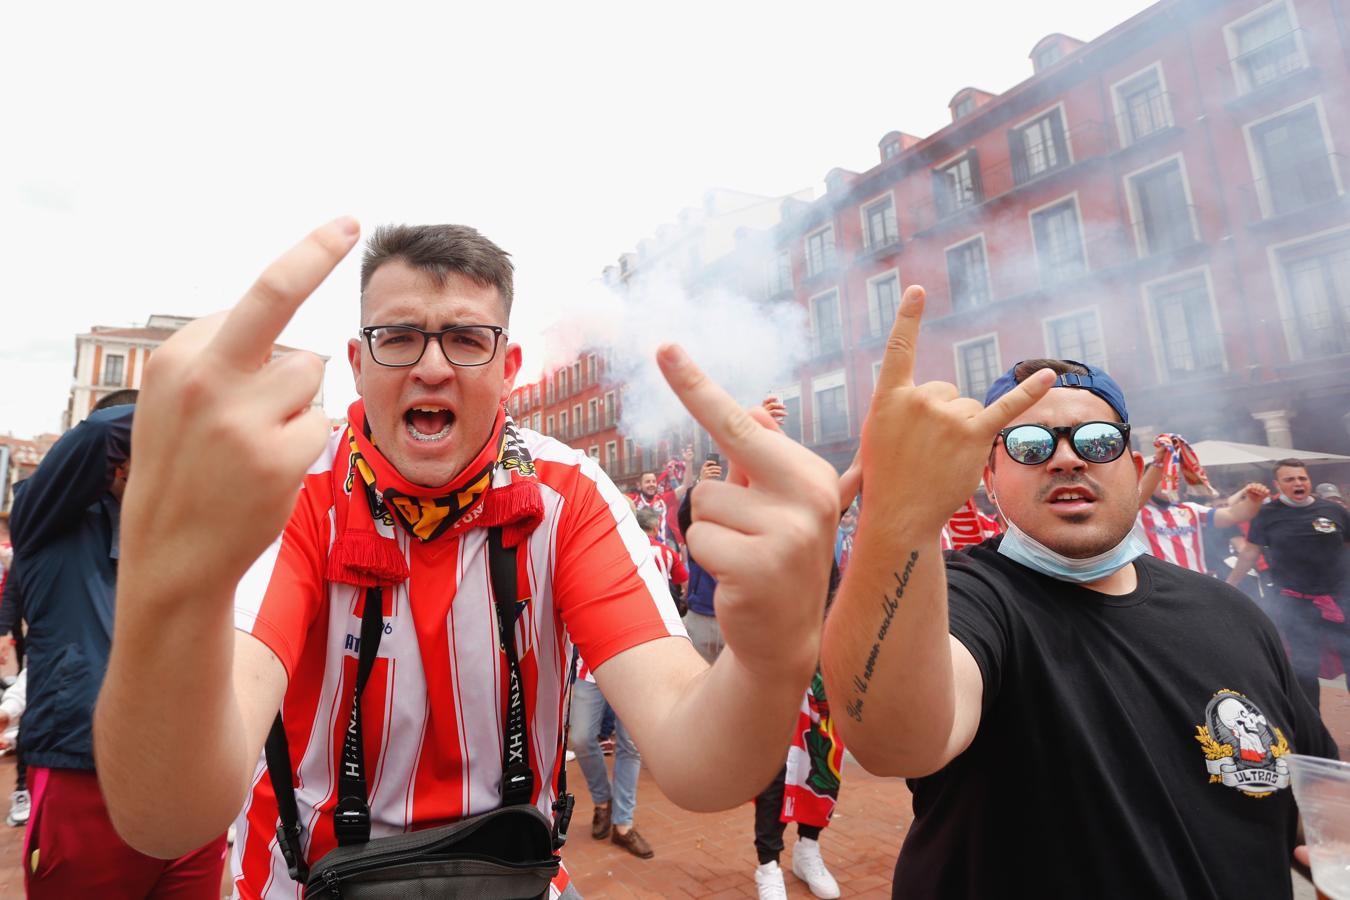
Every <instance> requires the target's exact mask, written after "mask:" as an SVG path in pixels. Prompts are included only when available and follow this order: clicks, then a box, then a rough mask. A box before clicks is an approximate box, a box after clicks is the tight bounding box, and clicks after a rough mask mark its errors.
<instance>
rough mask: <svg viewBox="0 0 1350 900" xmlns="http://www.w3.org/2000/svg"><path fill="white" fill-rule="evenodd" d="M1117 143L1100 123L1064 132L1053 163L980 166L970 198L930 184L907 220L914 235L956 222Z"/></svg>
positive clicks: (1038, 159) (1044, 156)
mask: <svg viewBox="0 0 1350 900" xmlns="http://www.w3.org/2000/svg"><path fill="white" fill-rule="evenodd" d="M1117 144H1118V142H1117V139H1116V138H1115V136H1114V135H1112V134H1111V129H1110V128H1109V127H1108V126H1107V125H1106V124H1105V123H1102V122H1083V123H1082V124H1080V125H1077V126H1075V127H1074V128H1071V129H1069V130H1067V131H1065V132H1064V143H1063V145H1062V146H1059V145H1056V147H1055V152H1054V159H1053V160H1051V159H1050V158H1049V155H1048V154H1047V153H1042V154H1041V155H1040V156H1037V157H1035V158H1025V157H1019V158H1017V159H1014V158H1012V157H1011V156H1009V157H1008V158H1007V159H1004V160H1002V161H1001V162H998V163H995V164H994V165H991V166H981V167H980V171H979V175H978V181H977V182H974V184H978V185H979V187H980V190H978V191H976V192H975V193H973V194H970V193H968V192H963V193H961V194H960V195H959V196H956V195H952V194H950V193H946V194H944V193H937V192H938V191H939V190H940V187H939V186H941V189H942V190H945V189H946V187H947V186H946V185H945V184H942V183H941V182H938V181H934V187H933V190H934V192H935V193H934V194H933V196H932V197H931V198H929V199H927V200H924V201H922V202H920V203H917V204H914V205H912V206H910V208H909V217H910V222H911V226H910V227H912V228H913V229H914V231H916V232H921V231H927V230H928V229H930V228H932V227H933V226H935V225H938V224H940V223H941V222H942V221H944V220H946V219H953V220H955V219H958V218H960V217H961V215H962V214H963V213H965V212H967V211H968V210H972V209H978V208H979V207H981V206H984V205H985V204H989V203H993V202H995V201H997V200H998V199H1000V198H1001V197H1004V196H1005V195H1007V194H1010V193H1012V192H1013V191H1016V190H1019V189H1020V188H1022V187H1023V186H1024V185H1028V184H1032V183H1034V182H1036V181H1039V180H1041V179H1042V178H1046V177H1049V176H1051V175H1053V174H1054V173H1055V172H1060V171H1063V170H1065V169H1068V168H1070V167H1072V166H1075V165H1078V164H1080V163H1083V162H1086V161H1087V160H1090V159H1095V158H1098V157H1102V156H1105V155H1107V154H1109V153H1111V152H1113V151H1114V150H1115V149H1116V148H1117Z"/></svg>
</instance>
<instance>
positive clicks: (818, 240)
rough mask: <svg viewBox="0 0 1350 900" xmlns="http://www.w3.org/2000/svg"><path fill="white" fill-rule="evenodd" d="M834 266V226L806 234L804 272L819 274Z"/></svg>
mask: <svg viewBox="0 0 1350 900" xmlns="http://www.w3.org/2000/svg"><path fill="white" fill-rule="evenodd" d="M833 268H834V226H833V225H829V226H827V227H825V228H822V229H821V230H820V231H817V232H816V233H815V234H809V235H807V236H806V274H807V275H808V276H810V275H819V274H820V273H821V272H824V271H826V270H828V269H833Z"/></svg>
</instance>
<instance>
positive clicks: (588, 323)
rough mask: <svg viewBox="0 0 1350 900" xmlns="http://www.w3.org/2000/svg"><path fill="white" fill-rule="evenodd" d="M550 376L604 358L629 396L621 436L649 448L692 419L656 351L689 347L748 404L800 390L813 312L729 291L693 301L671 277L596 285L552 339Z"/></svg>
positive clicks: (570, 308)
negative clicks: (579, 361)
mask: <svg viewBox="0 0 1350 900" xmlns="http://www.w3.org/2000/svg"><path fill="white" fill-rule="evenodd" d="M544 334H545V344H546V347H547V349H546V358H545V360H544V367H543V371H544V373H545V375H546V376H548V375H550V373H552V371H553V370H554V369H556V368H558V367H560V366H563V365H568V364H570V363H571V362H573V361H574V360H575V359H576V358H577V356H578V354H581V353H585V352H591V353H599V354H603V355H604V356H605V358H606V359H607V360H608V368H607V369H606V370H605V373H604V377H603V380H604V381H605V382H606V383H608V384H611V385H614V386H615V387H616V388H618V389H619V390H620V391H621V397H622V399H621V401H620V403H619V412H620V416H619V430H620V431H621V432H622V433H623V435H624V436H625V437H628V438H631V439H632V440H633V441H635V442H636V443H637V444H638V445H640V446H651V445H654V444H655V443H656V442H657V441H659V440H660V439H661V438H662V437H664V436H665V435H666V434H669V433H670V431H672V430H674V429H679V430H683V429H684V428H685V427H686V426H687V424H688V423H689V418H690V417H689V414H688V413H687V412H686V411H685V409H684V407H683V406H682V405H681V404H680V402H679V400H678V399H677V398H676V397H675V394H674V392H672V391H671V389H670V386H669V385H667V384H666V380H665V378H664V377H663V376H662V375H661V371H660V369H659V368H657V365H656V348H657V347H658V346H660V345H661V344H664V343H677V344H680V345H681V346H683V347H684V349H685V350H686V351H687V352H688V353H689V355H690V356H691V357H692V358H693V359H694V361H695V362H696V363H697V364H698V365H699V367H700V368H702V369H703V371H704V372H706V373H708V375H709V376H710V377H712V379H713V380H714V381H716V382H717V383H718V384H720V385H721V386H722V387H723V388H725V389H726V390H727V392H729V393H730V394H731V395H732V396H733V397H735V398H736V400H737V401H738V402H740V403H742V404H743V405H746V406H751V405H755V404H758V403H759V402H760V401H761V400H762V399H763V398H764V395H765V394H766V393H768V392H770V391H772V390H775V389H777V388H781V387H783V386H784V385H785V384H787V383H788V382H791V381H795V375H794V372H795V371H796V369H797V367H798V366H799V365H800V364H801V363H802V362H803V361H804V360H805V359H806V358H807V355H808V337H807V329H806V314H805V311H804V310H803V309H802V308H801V307H800V306H799V305H798V304H797V303H795V302H792V301H791V300H788V301H783V302H777V303H773V304H768V303H759V302H755V301H752V300H750V299H748V298H746V297H744V296H741V295H739V294H736V293H733V292H731V291H729V290H727V289H725V288H722V287H712V288H710V289H708V290H705V291H701V292H699V293H697V294H693V293H691V292H689V291H687V290H686V289H685V288H684V287H683V286H682V285H681V284H680V282H679V279H678V278H677V277H676V276H675V275H674V273H673V272H659V273H653V274H651V275H649V276H647V277H645V278H643V279H642V280H640V281H636V282H630V283H629V284H628V285H627V286H616V287H610V286H607V285H605V284H602V283H600V282H594V283H592V284H590V285H588V286H587V287H586V288H585V289H584V290H583V291H582V292H581V293H580V294H578V295H577V296H576V297H575V298H573V302H570V303H568V304H567V308H565V309H563V310H561V311H559V313H558V316H557V320H556V321H555V323H554V324H553V325H551V326H550V327H548V328H546V329H545V330H544Z"/></svg>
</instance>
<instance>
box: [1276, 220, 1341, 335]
mask: <svg viewBox="0 0 1350 900" xmlns="http://www.w3.org/2000/svg"><path fill="white" fill-rule="evenodd" d="M1280 262H1281V267H1282V268H1283V270H1284V280H1285V284H1286V286H1287V287H1288V290H1289V302H1290V306H1291V307H1292V308H1291V310H1290V312H1292V314H1293V315H1292V322H1291V323H1290V328H1289V331H1290V332H1291V333H1292V336H1294V337H1296V338H1297V341H1298V352H1299V353H1301V355H1302V356H1304V357H1314V356H1332V355H1335V354H1338V353H1350V234H1344V233H1343V234H1341V235H1340V236H1339V237H1336V238H1334V239H1332V240H1331V241H1319V242H1316V243H1314V244H1313V245H1311V246H1308V247H1303V248H1299V249H1298V250H1296V251H1292V252H1287V253H1283V254H1281V260H1280Z"/></svg>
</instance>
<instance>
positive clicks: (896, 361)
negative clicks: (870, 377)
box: [877, 284, 927, 390]
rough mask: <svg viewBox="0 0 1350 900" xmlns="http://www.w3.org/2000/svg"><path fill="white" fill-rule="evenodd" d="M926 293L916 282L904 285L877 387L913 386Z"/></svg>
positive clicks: (887, 341)
mask: <svg viewBox="0 0 1350 900" xmlns="http://www.w3.org/2000/svg"><path fill="white" fill-rule="evenodd" d="M926 296H927V295H926V294H925V293H924V289H923V288H922V287H920V286H919V285H917V284H912V285H910V286H909V287H907V288H905V295H904V296H903V297H901V298H900V308H899V309H897V310H896V311H895V324H894V325H892V326H891V335H890V337H888V338H887V339H886V352H885V355H884V356H882V357H881V371H880V372H879V373H877V390H887V389H893V388H899V387H913V386H914V353H915V350H916V348H917V347H918V343H919V321H920V320H921V319H922V318H923V302H924V298H925V297H926Z"/></svg>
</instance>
